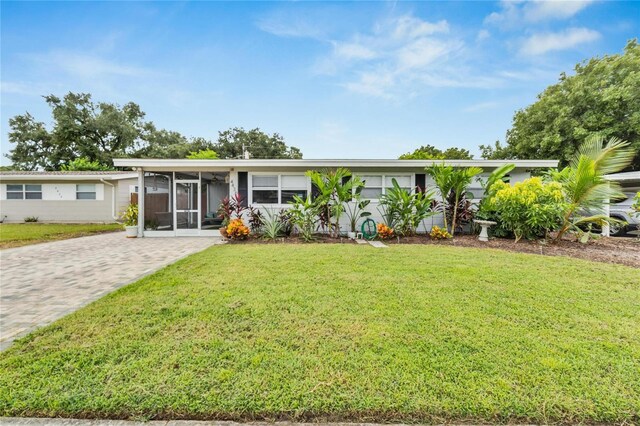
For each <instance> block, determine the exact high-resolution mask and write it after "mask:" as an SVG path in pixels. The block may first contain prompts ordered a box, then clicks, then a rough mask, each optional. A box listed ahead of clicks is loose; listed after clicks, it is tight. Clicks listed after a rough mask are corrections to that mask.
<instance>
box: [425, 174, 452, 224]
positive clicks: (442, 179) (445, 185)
mask: <svg viewBox="0 0 640 426" xmlns="http://www.w3.org/2000/svg"><path fill="white" fill-rule="evenodd" d="M424 170H425V172H427V174H428V175H429V176H431V177H432V178H433V181H434V183H435V184H436V186H437V187H438V191H440V199H441V202H442V207H443V214H444V227H445V229H447V230H448V229H449V227H448V225H447V212H446V205H447V196H448V195H449V192H451V189H452V188H453V182H452V179H451V176H452V175H453V167H452V166H445V165H444V163H443V164H433V165H432V166H430V167H426V168H425V169H424Z"/></svg>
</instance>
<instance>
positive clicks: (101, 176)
mask: <svg viewBox="0 0 640 426" xmlns="http://www.w3.org/2000/svg"><path fill="white" fill-rule="evenodd" d="M137 184H138V180H137V174H136V173H134V172H118V171H110V172H22V171H7V172H0V217H4V218H5V221H6V222H23V221H24V218H25V217H28V216H35V217H37V218H38V221H40V222H73V223H80V222H115V221H116V219H117V218H118V215H119V214H120V211H121V210H122V209H124V207H126V206H127V205H128V204H129V200H130V198H131V195H130V192H135V191H136V185H137ZM132 189H133V191H132Z"/></svg>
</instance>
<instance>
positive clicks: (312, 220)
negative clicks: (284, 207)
mask: <svg viewBox="0 0 640 426" xmlns="http://www.w3.org/2000/svg"><path fill="white" fill-rule="evenodd" d="M317 210H318V209H317V206H316V205H315V203H314V202H313V200H312V199H311V196H310V195H308V196H307V198H305V199H302V198H301V197H299V196H297V195H295V196H294V197H293V202H292V203H291V210H290V212H291V218H292V222H293V224H294V225H295V226H296V228H297V229H298V232H299V233H300V236H301V237H302V239H303V240H304V241H306V242H310V241H313V239H314V238H313V233H314V232H315V230H316V223H317V222H318V212H317Z"/></svg>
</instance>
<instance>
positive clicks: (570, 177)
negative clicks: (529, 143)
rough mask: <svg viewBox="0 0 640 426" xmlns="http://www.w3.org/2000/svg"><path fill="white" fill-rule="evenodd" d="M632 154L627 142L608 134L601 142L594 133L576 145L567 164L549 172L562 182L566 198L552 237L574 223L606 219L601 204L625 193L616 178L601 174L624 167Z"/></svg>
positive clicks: (599, 136)
mask: <svg viewBox="0 0 640 426" xmlns="http://www.w3.org/2000/svg"><path fill="white" fill-rule="evenodd" d="M634 155H635V152H634V150H633V149H632V148H631V147H630V144H629V143H628V142H625V141H623V140H621V139H618V138H616V137H612V138H611V139H609V142H608V143H607V144H606V145H605V140H604V137H603V136H601V135H598V134H595V135H591V136H589V137H588V138H587V139H586V141H585V142H584V144H582V146H580V148H579V149H578V152H576V154H575V156H574V157H573V159H572V160H571V162H570V164H569V166H568V167H566V168H565V169H563V170H562V171H560V172H557V173H555V174H553V176H554V177H555V179H556V180H558V181H559V182H561V183H562V185H563V188H564V192H565V196H566V199H567V200H566V201H567V209H566V211H565V214H564V218H563V223H562V226H561V227H560V230H559V231H558V235H557V236H556V241H559V240H560V239H561V238H562V236H563V235H564V234H565V233H566V232H567V231H569V230H570V229H576V228H577V227H578V225H581V224H585V223H594V222H595V223H600V224H603V223H609V222H610V218H609V216H608V215H607V214H605V212H604V209H603V206H604V205H606V204H608V203H609V202H610V201H611V200H619V199H624V198H625V195H624V193H623V192H622V191H621V189H620V185H619V184H618V183H617V182H613V181H609V180H607V179H605V178H604V176H605V175H608V174H611V173H617V172H619V171H621V170H622V169H624V168H625V167H627V166H628V165H629V164H631V161H633V157H634ZM585 212H589V215H588V216H582V215H581V213H585ZM594 212H595V213H596V214H593V213H594Z"/></svg>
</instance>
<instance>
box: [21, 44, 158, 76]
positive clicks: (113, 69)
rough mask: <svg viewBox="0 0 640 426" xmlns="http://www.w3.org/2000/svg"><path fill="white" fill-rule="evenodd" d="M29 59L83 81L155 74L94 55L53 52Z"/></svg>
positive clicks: (32, 56)
mask: <svg viewBox="0 0 640 426" xmlns="http://www.w3.org/2000/svg"><path fill="white" fill-rule="evenodd" d="M28 57H29V58H30V59H32V60H33V61H34V62H37V63H38V64H39V65H41V66H44V67H47V68H48V69H49V70H52V71H53V70H61V71H63V72H66V73H68V74H70V75H72V76H74V77H77V78H82V79H95V78H100V77H105V76H109V75H112V76H124V77H143V76H147V75H150V74H153V71H151V70H149V69H146V68H142V67H136V66H131V65H125V64H122V63H118V62H115V61H111V60H109V59H105V58H103V57H100V56H97V55H94V54H86V53H78V52H70V51H53V52H49V53H46V54H38V55H29V56H28Z"/></svg>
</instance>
